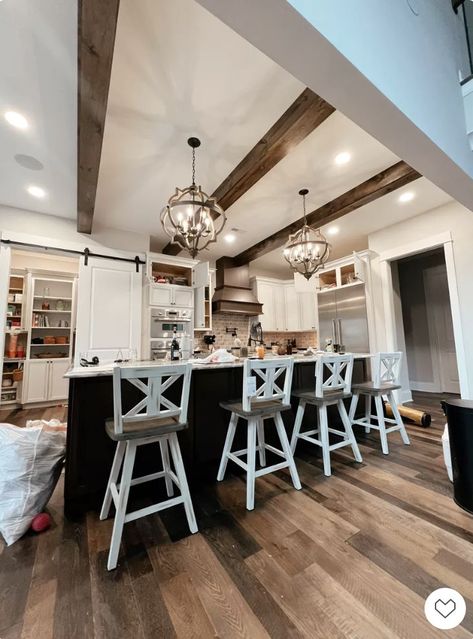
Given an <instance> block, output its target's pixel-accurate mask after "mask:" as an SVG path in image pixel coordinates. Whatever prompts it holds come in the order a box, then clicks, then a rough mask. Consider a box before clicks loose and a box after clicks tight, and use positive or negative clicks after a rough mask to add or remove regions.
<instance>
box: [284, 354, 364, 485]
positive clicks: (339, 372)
mask: <svg viewBox="0 0 473 639" xmlns="http://www.w3.org/2000/svg"><path fill="white" fill-rule="evenodd" d="M327 371H328V377H327V379H326V380H325V381H324V374H325V373H326V372H327ZM352 373H353V355H322V356H321V357H319V358H318V359H317V361H316V363H315V391H308V392H307V391H296V392H295V393H294V396H295V397H298V398H299V406H298V408H297V414H296V421H295V424H294V431H293V433H292V438H291V449H292V452H293V453H294V452H295V450H296V446H297V441H298V440H299V439H303V440H305V441H308V442H311V443H312V444H316V445H317V446H320V447H321V448H322V457H323V462H324V475H326V476H327V477H330V475H331V474H332V470H331V465H330V452H331V451H332V450H337V448H342V447H343V446H351V448H352V450H353V455H354V456H355V460H356V461H357V462H361V461H363V460H362V458H361V454H360V451H359V448H358V444H357V443H356V439H355V436H354V434H353V429H352V427H351V422H350V419H349V418H348V414H347V411H346V408H345V404H344V403H343V400H344V399H347V398H349V397H351V392H350V385H351V377H352ZM307 404H310V405H313V406H316V407H317V428H314V429H312V430H309V431H305V432H302V433H301V426H302V420H303V418H304V413H305V407H306V405H307ZM332 405H336V406H337V408H338V412H339V415H340V418H341V420H342V425H343V427H344V430H337V429H335V428H329V425H328V418H327V406H332ZM329 433H334V434H335V435H339V436H340V437H343V440H342V441H341V442H337V443H335V444H330V441H329ZM313 435H318V437H313Z"/></svg>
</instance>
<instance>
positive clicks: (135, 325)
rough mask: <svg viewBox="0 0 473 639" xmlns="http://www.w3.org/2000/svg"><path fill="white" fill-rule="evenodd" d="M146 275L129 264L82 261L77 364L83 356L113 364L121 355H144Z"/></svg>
mask: <svg viewBox="0 0 473 639" xmlns="http://www.w3.org/2000/svg"><path fill="white" fill-rule="evenodd" d="M142 291H143V276H142V273H141V272H139V273H137V272H136V266H135V264H133V263H129V262H117V261H115V260H113V259H110V260H109V259H103V258H93V257H89V259H88V264H87V265H86V264H85V260H84V258H81V263H80V266H79V282H78V296H77V333H76V335H77V337H76V356H75V363H76V365H78V364H79V357H80V353H87V357H88V358H89V359H90V358H91V357H93V356H97V357H99V358H100V360H102V361H107V360H108V361H113V360H114V359H116V357H117V354H118V351H122V352H123V350H125V349H126V350H130V349H136V351H137V352H138V353H139V352H140V351H141V302H142Z"/></svg>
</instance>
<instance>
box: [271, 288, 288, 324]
mask: <svg viewBox="0 0 473 639" xmlns="http://www.w3.org/2000/svg"><path fill="white" fill-rule="evenodd" d="M285 288H286V287H285V286H280V285H278V284H273V285H272V289H273V304H274V320H275V322H274V323H275V330H276V331H285V330H287V329H286V326H287V321H286V295H285V290H284V289H285Z"/></svg>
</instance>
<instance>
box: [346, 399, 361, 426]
mask: <svg viewBox="0 0 473 639" xmlns="http://www.w3.org/2000/svg"><path fill="white" fill-rule="evenodd" d="M358 398H359V395H358V393H353V396H352V398H351V402H350V411H349V413H348V416H349V418H350V422H353V420H354V419H355V413H356V408H357V406H358Z"/></svg>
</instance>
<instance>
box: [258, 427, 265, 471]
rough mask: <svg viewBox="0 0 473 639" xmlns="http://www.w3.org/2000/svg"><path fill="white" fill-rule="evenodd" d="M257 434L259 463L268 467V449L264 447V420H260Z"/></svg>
mask: <svg viewBox="0 0 473 639" xmlns="http://www.w3.org/2000/svg"><path fill="white" fill-rule="evenodd" d="M256 428H257V434H258V448H259V463H260V465H261V466H266V449H265V447H264V419H263V418H261V419H259V420H258V426H257V427H256Z"/></svg>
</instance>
